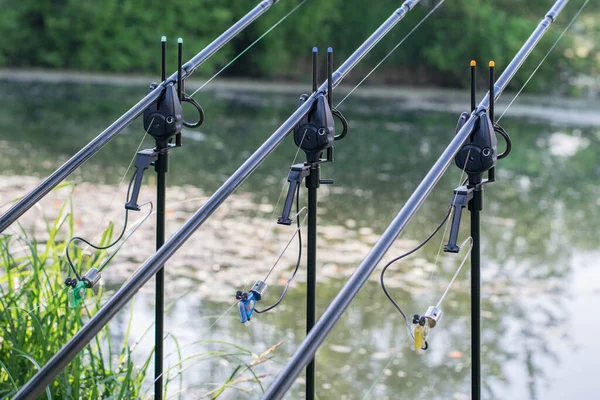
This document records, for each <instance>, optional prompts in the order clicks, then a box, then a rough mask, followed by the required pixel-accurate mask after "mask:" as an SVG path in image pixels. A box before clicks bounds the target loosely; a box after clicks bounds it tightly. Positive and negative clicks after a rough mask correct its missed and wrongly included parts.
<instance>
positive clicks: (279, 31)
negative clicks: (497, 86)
mask: <svg viewBox="0 0 600 400" xmlns="http://www.w3.org/2000/svg"><path fill="white" fill-rule="evenodd" d="M3 2H7V0H0V4H2V3H3ZM257 3H258V2H257V0H224V1H220V2H214V1H212V0H195V1H193V2H187V1H186V2H183V1H179V2H177V1H176V2H161V1H156V0H151V1H147V2H143V3H142V2H140V1H132V0H127V1H122V0H101V1H81V0H60V1H55V0H41V1H35V2H11V3H10V5H8V4H5V7H2V9H3V12H2V14H1V15H0V35H1V36H2V38H3V40H2V41H1V42H0V64H3V65H4V66H7V67H40V68H57V69H72V70H86V71H102V72H121V73H138V72H151V73H158V68H159V46H158V40H159V38H160V36H161V35H163V34H165V35H167V36H168V37H169V38H170V39H171V42H170V43H172V44H171V47H170V48H169V51H170V53H169V54H170V55H171V56H172V57H171V58H170V61H171V63H170V68H169V69H174V61H175V45H174V43H175V38H176V37H178V36H181V37H183V38H184V40H185V58H186V59H187V58H188V57H191V56H192V55H193V54H194V53H195V52H196V51H198V49H201V48H202V47H203V46H205V45H206V44H207V43H209V42H210V41H211V40H212V39H214V38H215V37H216V36H218V35H219V34H220V33H221V32H223V31H224V30H225V29H226V28H227V27H229V26H230V25H231V24H232V23H233V22H235V21H236V20H237V19H238V18H240V17H241V16H242V15H244V14H245V13H246V12H247V11H248V10H249V9H250V8H251V7H253V6H255V5H256V4H257ZM298 3H300V0H281V1H280V2H279V3H278V4H276V5H275V6H274V7H273V8H272V10H269V11H268V12H267V13H266V14H265V15H264V16H262V17H261V18H259V19H258V20H257V21H256V22H254V23H253V24H252V25H250V27H249V28H248V29H246V30H245V31H244V32H242V34H240V35H239V36H238V37H237V38H236V39H235V40H234V41H233V44H232V45H229V46H226V47H225V48H224V49H223V50H221V51H220V52H218V53H217V54H216V55H215V56H213V57H211V58H210V60H208V61H207V63H206V64H205V65H204V66H203V67H202V68H201V69H200V70H199V71H198V74H199V75H204V76H210V75H211V74H212V73H214V72H215V71H217V70H218V69H219V68H220V67H222V66H223V65H224V64H225V63H226V62H228V60H230V59H231V58H232V57H234V56H235V55H236V54H239V52H241V51H242V50H243V49H245V48H246V47H247V46H248V45H249V44H251V43H252V42H253V41H254V40H255V39H256V38H257V37H258V36H260V35H261V34H263V33H264V32H265V31H266V30H267V29H268V28H270V27H271V26H272V25H273V24H274V23H276V22H277V21H278V20H279V19H280V18H282V17H283V15H285V14H286V13H288V12H289V11H290V10H291V9H292V8H293V7H294V6H295V5H297V4H298ZM593 3H594V2H591V3H590V4H589V5H588V7H587V8H586V9H585V10H584V13H583V14H582V16H581V18H579V19H578V21H577V22H576V24H575V25H574V26H573V27H572V28H571V30H570V31H569V34H568V35H566V36H565V37H564V38H563V39H562V40H561V42H560V43H559V45H558V47H557V49H555V50H554V51H553V52H552V54H551V55H550V58H549V60H547V61H546V62H545V63H544V65H543V66H542V68H541V69H540V71H539V72H538V74H539V75H540V78H539V79H536V80H535V82H532V83H531V87H530V89H529V90H534V89H536V88H537V89H538V90H544V91H547V90H548V89H549V88H562V89H565V90H566V87H567V86H568V84H572V80H573V78H574V77H577V76H579V75H586V76H590V75H594V74H597V72H598V68H599V66H600V51H599V45H598V43H599V41H598V40H595V39H594V38H598V34H599V33H600V28H599V25H598V24H597V23H596V20H597V18H599V17H600V10H599V9H598V7H597V5H594V4H593ZM399 4H400V2H399V1H397V0H378V1H377V6H376V7H375V6H372V7H367V6H366V4H365V2H364V1H363V0H328V1H315V0H306V2H305V4H303V6H302V7H300V8H299V9H298V10H297V11H296V12H295V13H294V14H293V15H291V16H290V18H289V19H287V20H286V21H285V22H283V23H282V24H281V25H279V26H278V27H277V28H275V31H274V32H272V33H271V34H269V35H267V36H266V37H265V38H264V39H263V40H262V41H260V42H259V43H258V44H257V45H256V46H255V47H254V48H253V49H252V50H251V51H249V52H248V53H246V54H245V55H244V56H243V57H242V58H241V59H240V60H238V61H237V62H236V63H234V64H233V65H232V66H231V67H230V68H229V69H228V70H227V71H226V72H225V75H228V76H238V77H239V76H243V77H256V78H270V79H273V78H278V79H282V80H289V79H294V80H297V79H300V78H303V77H304V76H305V75H307V74H308V73H309V63H310V48H311V47H312V46H315V45H316V46H320V47H322V48H325V47H328V46H333V47H334V48H335V51H336V60H338V62H339V61H340V60H342V59H344V58H345V57H346V56H348V55H349V54H350V53H351V52H352V51H354V49H355V48H356V46H357V45H358V44H360V43H362V41H363V40H364V39H365V38H366V37H367V36H369V35H370V34H371V32H372V31H373V30H374V29H375V28H376V27H377V26H379V24H381V22H383V21H384V20H385V19H386V18H387V17H388V16H389V15H390V14H391V12H393V10H395V9H396V8H397V7H398V5H399ZM435 4H437V2H436V1H432V0H423V1H422V2H421V4H420V5H419V6H418V7H417V8H416V9H415V10H414V11H413V12H411V13H409V15H408V16H407V17H406V19H405V21H404V22H403V23H401V24H400V25H399V26H398V27H397V28H395V31H394V32H393V34H391V35H390V36H389V37H388V38H386V39H385V40H384V41H383V43H382V44H381V45H379V46H378V47H377V48H375V49H374V51H373V52H372V54H371V55H370V56H369V59H370V61H366V62H364V63H362V64H361V65H360V66H359V67H358V69H357V70H356V71H355V72H354V73H353V76H350V77H349V80H350V81H352V80H354V81H356V80H358V79H359V78H360V77H362V76H363V75H364V73H365V72H367V71H368V70H369V69H370V68H371V67H372V66H373V65H375V64H376V63H377V62H378V61H379V60H380V59H381V58H382V57H383V56H384V55H385V54H386V53H387V52H388V51H389V50H390V49H391V48H392V47H393V46H394V45H395V44H396V43H398V42H399V40H400V39H401V38H402V37H404V36H405V35H406V34H407V33H408V32H409V31H410V29H412V27H413V26H414V25H415V24H416V23H417V22H418V21H420V20H421V19H422V18H423V17H424V16H425V14H426V13H427V12H428V11H430V10H431V8H433V7H434V5H435ZM549 5H550V2H548V1H545V0H532V1H527V2H524V1H518V0H506V1H502V2H490V1H486V0H457V1H452V2H447V3H446V4H444V5H442V6H441V7H440V8H439V10H438V11H437V12H436V13H435V14H433V15H432V16H431V17H430V19H429V20H428V21H426V22H425V23H424V24H423V26H421V27H420V28H419V34H418V35H413V36H411V38H410V39H409V40H407V41H406V42H404V43H403V44H402V48H401V49H400V50H399V51H396V52H395V53H394V54H393V55H392V56H391V57H390V58H389V59H388V60H387V61H386V63H385V64H384V65H383V66H382V67H381V70H380V71H378V73H377V74H375V75H374V76H373V77H372V78H371V79H370V81H371V82H372V83H410V84H423V85H429V86H431V85H437V86H444V87H464V86H466V85H467V84H468V79H464V78H465V72H464V71H465V68H466V66H468V63H469V60H471V59H476V60H479V61H480V63H482V64H486V63H487V60H491V59H494V60H496V64H497V65H498V66H499V67H500V68H502V66H504V65H506V63H507V62H508V61H509V60H510V58H511V57H512V56H513V55H514V54H515V52H516V51H517V50H518V49H519V47H520V46H521V44H522V42H523V40H524V38H526V37H527V36H528V35H529V32H530V31H531V29H533V27H534V26H535V25H536V24H537V23H538V22H539V20H540V18H541V17H540V16H541V15H543V14H544V13H545V12H546V11H547V9H548V7H549ZM579 5H580V2H571V4H569V5H568V7H567V9H566V10H565V12H564V14H563V15H561V18H560V19H559V20H558V21H557V23H556V27H553V29H552V30H551V32H550V34H549V35H548V36H549V37H548V38H546V39H545V40H544V41H543V42H542V43H541V44H540V49H539V51H538V52H537V53H538V54H537V55H536V57H534V58H535V60H534V59H532V60H531V61H530V62H529V63H527V65H525V66H524V70H523V71H522V73H520V74H519V76H517V77H515V82H514V84H515V85H519V84H522V83H523V82H524V81H525V79H526V78H527V76H528V72H531V71H532V70H533V69H534V68H535V65H536V64H537V61H536V60H540V59H541V58H542V57H543V54H544V53H545V51H547V50H548V49H549V48H550V47H551V46H552V44H553V43H554V40H555V39H556V38H558V36H559V35H560V32H561V31H562V29H563V28H564V27H565V26H566V25H567V24H568V22H569V21H570V18H571V17H572V16H573V15H574V14H575V12H576V11H577V9H578V8H579ZM481 75H482V76H483V75H485V74H481ZM557 77H559V78H560V80H557ZM562 85H565V86H562ZM571 86H572V85H571Z"/></svg>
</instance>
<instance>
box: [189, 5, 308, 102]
mask: <svg viewBox="0 0 600 400" xmlns="http://www.w3.org/2000/svg"><path fill="white" fill-rule="evenodd" d="M306 1H307V0H302V2H301V3H300V4H298V5H297V6H296V7H294V8H293V9H292V10H291V11H290V12H288V13H287V14H286V15H284V16H283V18H281V19H280V20H279V21H277V22H276V23H275V25H273V26H271V27H270V28H269V29H267V31H266V32H265V33H263V34H262V35H260V36H259V37H258V39H256V40H255V41H254V42H252V43H251V44H250V45H249V46H248V47H246V48H245V49H244V50H243V51H242V52H241V53H239V54H238V55H237V56H235V58H233V59H232V60H231V61H229V62H228V63H227V64H226V65H225V66H224V67H223V68H221V69H220V70H219V71H218V72H217V73H216V74H214V75H213V76H212V77H210V78H209V79H208V80H207V81H206V82H204V83H203V84H202V85H201V86H200V87H199V88H198V89H196V90H195V91H194V93H192V94H191V95H190V97H194V95H195V94H196V93H198V92H199V91H200V90H202V88H204V87H205V86H206V85H208V84H209V83H210V82H212V81H213V79H215V78H216V77H217V76H219V75H220V74H221V72H223V71H225V70H226V69H227V68H229V66H230V65H231V64H233V63H234V62H235V61H237V59H238V58H240V57H241V56H243V55H244V54H245V53H246V52H247V51H248V50H250V49H251V48H252V47H254V45H255V44H256V43H258V42H260V41H261V40H262V38H264V37H265V36H267V35H268V34H269V33H270V32H271V31H272V30H273V29H275V28H277V26H278V25H279V24H281V23H282V22H283V21H285V20H286V19H287V18H288V17H289V16H290V15H292V14H293V13H294V12H295V11H296V10H297V9H298V8H300V7H301V6H302V5H303V4H304V3H306Z"/></svg>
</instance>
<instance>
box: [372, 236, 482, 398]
mask: <svg viewBox="0 0 600 400" xmlns="http://www.w3.org/2000/svg"><path fill="white" fill-rule="evenodd" d="M467 241H470V242H471V245H470V246H469V250H468V251H467V253H466V254H465V256H464V258H463V260H462V261H461V263H460V265H459V266H458V269H457V270H456V272H455V273H454V276H453V277H452V279H451V280H450V283H448V286H447V287H446V290H445V291H444V293H443V294H442V297H440V300H439V301H438V303H437V306H436V307H441V305H442V303H443V302H444V299H445V298H446V295H447V294H448V292H449V291H450V288H451V287H452V285H453V284H454V281H455V280H456V278H457V277H458V274H459V273H460V271H461V269H462V267H463V265H464V264H465V262H466V261H467V259H468V258H469V255H470V254H471V251H472V250H473V238H471V237H470V236H469V237H468V238H467V239H465V240H464V241H463V243H462V244H461V245H460V248H461V249H462V248H463V246H464V245H465V244H466V243H467ZM409 331H410V332H411V333H412V330H409ZM411 336H412V335H411ZM408 338H409V335H406V336H405V337H404V340H402V342H400V345H399V348H398V350H397V351H396V352H394V354H393V355H392V357H390V359H389V361H388V362H387V364H386V365H385V366H384V367H383V369H382V370H381V372H380V373H379V374H378V376H377V377H376V378H375V381H374V382H373V384H372V385H371V387H370V388H369V390H368V391H367V393H365V395H364V397H363V400H366V399H367V398H369V395H370V394H371V392H372V391H373V389H374V388H375V386H376V385H377V383H378V382H379V381H380V380H381V378H382V377H383V375H384V374H385V371H386V370H387V369H388V368H389V366H390V365H391V364H392V362H394V360H396V358H397V357H398V354H400V352H401V348H402V346H403V345H404V343H405V342H406V340H407V339H408Z"/></svg>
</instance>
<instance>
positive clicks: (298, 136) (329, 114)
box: [294, 47, 348, 163]
mask: <svg viewBox="0 0 600 400" xmlns="http://www.w3.org/2000/svg"><path fill="white" fill-rule="evenodd" d="M312 54H313V58H312V67H313V93H315V92H317V89H318V88H317V80H318V76H317V55H318V50H317V48H316V47H314V48H313V53H312ZM327 84H328V90H327V96H325V95H324V94H323V93H321V92H318V93H317V94H316V96H317V97H316V100H315V102H314V105H313V107H312V108H311V110H310V111H309V112H308V113H307V114H306V115H305V116H304V118H302V120H301V121H300V123H299V124H298V125H296V127H295V128H294V143H295V144H296V146H298V147H300V148H301V149H302V150H303V151H304V152H305V153H306V158H307V163H317V162H325V161H333V142H334V141H336V140H340V139H342V138H344V136H346V134H347V133H348V122H347V121H346V119H345V118H344V116H343V115H342V113H340V112H339V111H338V110H336V109H335V108H334V107H333V105H332V104H333V49H332V48H331V47H330V48H329V49H328V50H327ZM309 98H310V96H309V95H308V94H303V95H302V96H300V99H299V100H298V104H297V107H298V108H300V107H301V106H302V105H303V104H304V103H305V102H306V101H307V100H308V99H309ZM334 117H336V118H338V119H339V120H340V122H341V123H342V126H343V128H342V133H340V134H339V135H336V134H335V119H334ZM324 151H327V159H326V160H321V156H322V153H323V152H324Z"/></svg>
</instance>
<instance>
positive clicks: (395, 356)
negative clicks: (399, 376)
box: [363, 335, 409, 400]
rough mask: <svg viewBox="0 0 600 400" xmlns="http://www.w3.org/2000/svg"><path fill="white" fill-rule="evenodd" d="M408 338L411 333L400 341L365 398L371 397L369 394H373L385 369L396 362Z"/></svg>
mask: <svg viewBox="0 0 600 400" xmlns="http://www.w3.org/2000/svg"><path fill="white" fill-rule="evenodd" d="M408 338H409V335H405V336H404V340H403V341H401V342H400V345H399V347H398V350H397V351H395V352H394V354H393V355H392V356H391V357H390V359H389V361H388V362H387V364H386V365H385V366H384V367H383V369H382V370H381V371H380V372H379V374H378V375H377V377H375V380H374V381H373V384H372V385H371V387H370V388H369V390H368V391H367V393H365V395H364V396H363V400H366V399H368V398H369V395H370V394H371V392H372V391H373V389H374V388H375V386H376V385H377V383H379V381H380V380H381V378H382V377H383V375H384V374H385V371H386V370H387V369H388V368H389V367H390V365H392V363H393V362H394V360H396V358H397V357H398V354H400V349H401V348H402V346H403V345H404V343H406V340H407V339H408Z"/></svg>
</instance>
